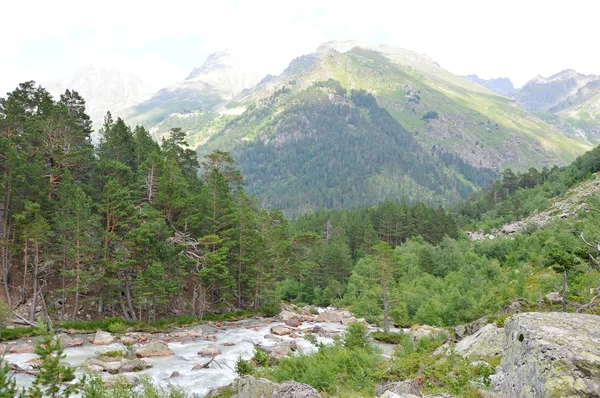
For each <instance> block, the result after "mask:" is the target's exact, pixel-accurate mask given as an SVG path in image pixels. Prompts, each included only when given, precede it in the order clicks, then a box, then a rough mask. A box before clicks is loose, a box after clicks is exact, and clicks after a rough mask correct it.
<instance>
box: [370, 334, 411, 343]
mask: <svg viewBox="0 0 600 398" xmlns="http://www.w3.org/2000/svg"><path fill="white" fill-rule="evenodd" d="M371 335H372V336H373V338H374V339H375V340H377V341H381V342H382V343H388V344H400V343H401V342H402V341H403V339H404V333H384V332H373V333H372V334H371Z"/></svg>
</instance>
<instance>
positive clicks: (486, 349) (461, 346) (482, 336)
mask: <svg viewBox="0 0 600 398" xmlns="http://www.w3.org/2000/svg"><path fill="white" fill-rule="evenodd" d="M504 339H505V337H504V329H503V328H499V327H497V326H496V324H494V323H489V324H487V325H485V326H484V327H482V328H481V329H479V330H478V331H477V332H475V333H474V334H472V335H470V336H467V337H465V338H464V339H462V340H461V341H459V342H458V343H456V346H455V348H454V350H455V351H456V353H457V354H460V355H462V356H464V357H472V358H488V357H494V356H496V355H501V354H502V350H503V349H504Z"/></svg>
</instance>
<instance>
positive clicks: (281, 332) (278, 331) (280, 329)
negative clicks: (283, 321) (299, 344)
mask: <svg viewBox="0 0 600 398" xmlns="http://www.w3.org/2000/svg"><path fill="white" fill-rule="evenodd" d="M291 332H292V331H291V330H290V329H289V328H286V327H285V326H273V327H272V328H271V333H272V334H274V335H277V336H286V335H288V334H290V333H291Z"/></svg>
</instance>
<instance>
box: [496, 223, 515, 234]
mask: <svg viewBox="0 0 600 398" xmlns="http://www.w3.org/2000/svg"><path fill="white" fill-rule="evenodd" d="M500 232H502V233H503V234H505V235H510V234H514V233H516V232H519V224H516V223H515V224H506V225H504V226H503V227H502V229H501V230H500Z"/></svg>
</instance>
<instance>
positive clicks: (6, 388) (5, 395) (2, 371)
mask: <svg viewBox="0 0 600 398" xmlns="http://www.w3.org/2000/svg"><path fill="white" fill-rule="evenodd" d="M10 371H11V369H10V367H9V366H8V363H6V362H5V361H4V357H2V358H1V359H0V398H14V397H16V396H17V395H18V394H17V387H16V380H15V378H14V377H13V376H12V375H10Z"/></svg>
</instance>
